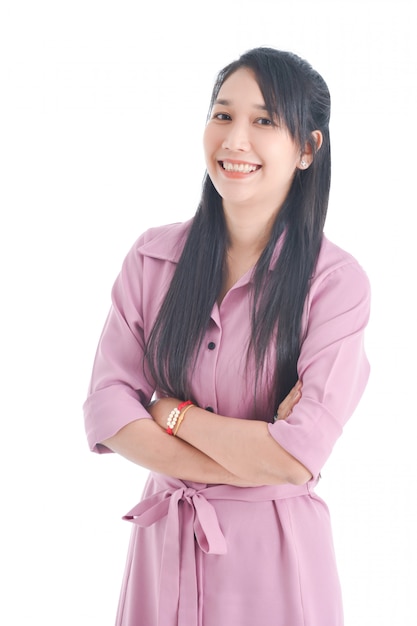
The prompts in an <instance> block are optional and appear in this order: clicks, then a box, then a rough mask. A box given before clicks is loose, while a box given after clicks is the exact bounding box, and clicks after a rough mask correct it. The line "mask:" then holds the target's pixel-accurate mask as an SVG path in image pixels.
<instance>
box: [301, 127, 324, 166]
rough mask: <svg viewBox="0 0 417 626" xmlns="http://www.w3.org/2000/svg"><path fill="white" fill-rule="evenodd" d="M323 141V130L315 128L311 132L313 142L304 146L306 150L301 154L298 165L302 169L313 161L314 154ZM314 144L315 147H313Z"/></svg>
mask: <svg viewBox="0 0 417 626" xmlns="http://www.w3.org/2000/svg"><path fill="white" fill-rule="evenodd" d="M322 143H323V134H322V132H321V130H313V132H312V133H311V142H310V141H309V142H308V143H306V145H305V146H304V150H303V151H302V152H301V154H300V163H299V165H298V166H297V167H298V168H299V169H300V170H306V169H307V168H308V167H310V165H311V164H312V162H313V159H314V155H315V153H316V152H318V151H319V150H320V148H321V146H322ZM313 145H314V149H313Z"/></svg>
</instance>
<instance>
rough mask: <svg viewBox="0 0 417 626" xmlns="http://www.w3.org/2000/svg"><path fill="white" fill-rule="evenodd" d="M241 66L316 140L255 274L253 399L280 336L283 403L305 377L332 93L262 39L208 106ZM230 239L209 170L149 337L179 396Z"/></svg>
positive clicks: (271, 106)
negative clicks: (303, 354)
mask: <svg viewBox="0 0 417 626" xmlns="http://www.w3.org/2000/svg"><path fill="white" fill-rule="evenodd" d="M240 68H247V69H250V70H251V71H252V72H253V74H254V76H255V79H256V81H257V83H258V85H259V88H260V90H261V92H262V95H263V98H264V101H265V106H266V108H267V110H268V112H269V115H270V116H271V119H273V120H277V121H278V122H279V123H280V124H282V125H285V126H286V127H287V128H288V130H289V133H290V135H291V136H292V138H293V140H294V141H295V142H296V143H297V144H298V145H299V146H300V154H301V152H304V150H305V147H306V146H307V145H309V146H310V149H311V151H312V153H313V155H314V158H313V161H312V163H311V165H310V166H309V167H308V169H306V170H298V169H297V171H296V173H295V176H294V179H293V182H292V185H291V188H290V190H289V193H288V195H287V198H286V199H285V201H284V204H283V205H282V207H281V209H280V211H279V212H278V214H277V217H276V219H275V222H274V224H273V227H272V231H271V235H270V238H269V241H268V243H267V245H266V247H265V248H264V250H263V253H262V254H261V256H260V258H259V260H258V262H257V264H256V266H255V269H254V274H253V293H252V329H251V339H250V342H249V352H252V353H253V355H254V358H255V364H256V376H255V381H254V401H255V398H256V397H257V393H258V392H259V389H260V388H259V384H260V381H261V380H262V379H263V373H264V370H265V367H264V366H265V362H266V359H267V356H268V354H269V351H270V346H271V341H273V342H274V345H275V347H276V348H275V355H276V356H275V365H274V367H273V370H274V374H273V377H272V380H270V381H269V385H268V386H269V389H268V391H267V393H268V397H269V398H270V400H271V402H270V404H271V406H272V407H275V408H276V407H277V406H278V404H279V403H280V402H281V400H282V399H283V398H284V397H285V396H286V395H287V393H288V392H289V390H290V389H291V387H292V386H293V385H294V384H295V382H296V380H297V360H298V357H299V353H300V346H301V342H302V336H301V322H302V315H303V309H304V304H305V300H306V296H307V294H308V290H309V286H310V281H311V277H312V275H313V272H314V268H315V265H316V262H317V257H318V254H319V251H320V246H321V241H322V236H323V228H324V223H325V219H326V213H327V206H328V199H329V190H330V136H329V118H330V94H329V90H328V88H327V85H326V83H325V82H324V80H323V78H322V77H321V76H320V74H319V73H318V72H316V71H315V70H314V69H313V68H312V66H311V65H310V64H309V63H308V62H307V61H305V60H304V59H302V58H300V57H299V56H297V55H295V54H293V53H291V52H287V51H280V50H276V49H273V48H267V47H260V48H255V49H252V50H249V51H247V52H245V53H244V54H242V55H241V56H240V57H239V59H237V60H236V61H234V62H232V63H230V64H229V65H227V66H226V67H225V68H224V69H222V70H221V71H220V72H219V74H218V76H217V80H216V81H215V85H214V88H213V93H212V98H211V103H210V109H209V115H210V111H211V108H212V106H213V103H214V101H215V100H216V98H217V95H218V93H219V90H220V88H221V86H222V85H223V83H224V81H225V80H226V79H227V78H228V77H229V76H230V75H231V74H233V73H234V72H236V71H237V70H238V69H240ZM316 130H319V131H321V133H322V137H323V142H322V145H321V147H320V149H319V150H318V149H317V145H316V142H315V135H313V131H316ZM281 235H283V237H282V239H283V244H282V249H281V252H280V255H279V257H278V260H277V261H276V263H275V265H274V264H273V263H272V264H271V259H272V255H273V252H274V250H275V247H276V244H277V241H278V239H279V238H280V236H281ZM227 247H228V238H227V232H226V224H225V219H224V214H223V208H222V198H221V197H220V195H219V194H218V192H217V191H216V189H215V188H214V185H213V183H212V181H211V179H210V177H209V176H208V174H207V173H206V175H205V178H204V181H203V189H202V197H201V201H200V204H199V206H198V209H197V212H196V214H195V216H194V218H193V220H192V224H191V227H190V230H189V233H188V236H187V240H186V243H185V246H184V249H183V252H182V255H181V258H180V260H179V263H178V265H177V268H176V271H175V274H174V277H173V280H172V282H171V284H170V287H169V289H168V291H167V294H166V297H165V299H164V301H163V303H162V306H161V309H160V311H159V314H158V316H157V319H156V322H155V324H154V327H153V330H152V332H151V335H150V338H149V342H148V346H147V354H146V358H147V362H148V365H149V367H150V371H151V373H152V376H153V377H154V379H155V381H156V384H157V387H158V388H159V389H160V390H162V391H163V392H165V393H166V394H168V395H170V396H174V397H178V398H184V399H185V398H189V397H192V391H191V382H190V377H191V375H192V367H193V365H194V362H195V358H196V356H197V353H198V350H199V348H200V346H201V342H202V340H203V337H204V334H205V331H206V330H207V326H208V323H209V320H210V314H211V311H212V308H213V306H214V304H215V302H216V300H217V298H218V297H219V294H220V291H221V288H222V285H223V279H224V275H225V257H226V252H227ZM271 267H272V269H271ZM184 303H186V306H185V305H184ZM278 321H279V324H278ZM261 395H262V394H261ZM261 404H262V403H261ZM259 417H260V418H261V419H266V420H267V419H270V418H271V417H272V416H271V415H260V416H259Z"/></svg>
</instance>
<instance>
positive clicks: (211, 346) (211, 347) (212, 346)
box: [207, 341, 216, 350]
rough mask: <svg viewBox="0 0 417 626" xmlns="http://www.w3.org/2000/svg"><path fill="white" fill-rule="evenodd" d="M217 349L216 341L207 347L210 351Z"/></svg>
mask: <svg viewBox="0 0 417 626" xmlns="http://www.w3.org/2000/svg"><path fill="white" fill-rule="evenodd" d="M215 347H216V344H215V343H214V341H210V343H209V344H208V346H207V348H208V349H209V350H214V348H215Z"/></svg>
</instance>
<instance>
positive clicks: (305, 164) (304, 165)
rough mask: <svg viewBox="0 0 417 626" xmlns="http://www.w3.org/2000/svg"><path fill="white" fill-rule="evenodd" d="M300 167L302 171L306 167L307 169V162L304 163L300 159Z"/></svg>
mask: <svg viewBox="0 0 417 626" xmlns="http://www.w3.org/2000/svg"><path fill="white" fill-rule="evenodd" d="M300 165H301V167H302V168H303V169H305V168H306V167H308V163H307V161H304V159H302V160H301V163H300Z"/></svg>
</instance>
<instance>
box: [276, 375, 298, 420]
mask: <svg viewBox="0 0 417 626" xmlns="http://www.w3.org/2000/svg"><path fill="white" fill-rule="evenodd" d="M301 387H302V382H301V380H297V382H296V383H295V385H294V387H293V388H292V389H291V391H290V393H289V394H288V395H287V396H286V397H285V398H284V399H283V401H282V402H281V404H280V405H279V407H278V411H277V413H276V415H277V417H276V420H275V421H277V420H285V419H287V417H289V415H291V412H292V410H293V408H294V407H295V405H296V404H297V402H299V401H300V398H301Z"/></svg>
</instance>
